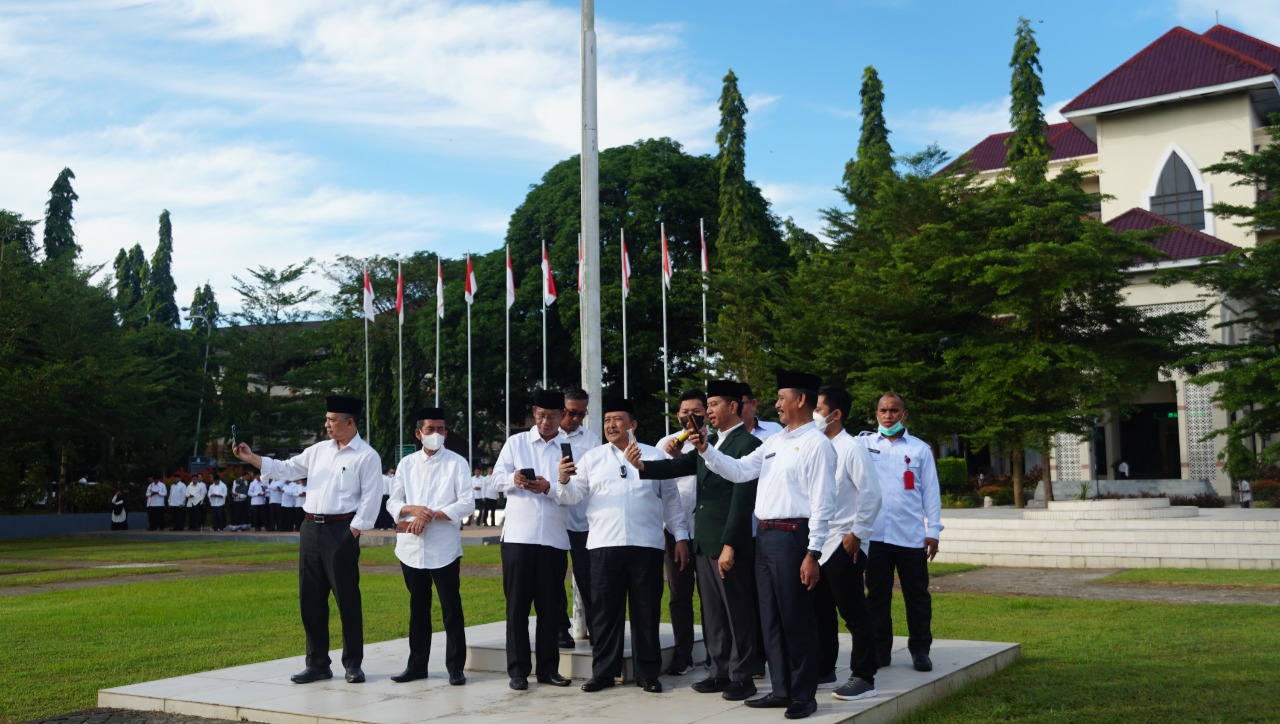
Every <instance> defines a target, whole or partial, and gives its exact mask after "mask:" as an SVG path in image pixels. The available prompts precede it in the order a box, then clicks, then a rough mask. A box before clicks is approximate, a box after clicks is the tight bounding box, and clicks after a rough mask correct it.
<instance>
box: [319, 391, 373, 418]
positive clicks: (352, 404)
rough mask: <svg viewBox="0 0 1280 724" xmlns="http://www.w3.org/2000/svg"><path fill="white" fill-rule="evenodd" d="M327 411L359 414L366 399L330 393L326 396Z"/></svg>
mask: <svg viewBox="0 0 1280 724" xmlns="http://www.w3.org/2000/svg"><path fill="white" fill-rule="evenodd" d="M324 404H325V408H324V409H325V412H336V413H338V414H341V415H351V416H353V417H354V416H355V415H359V414H360V413H361V412H362V411H363V410H364V400H361V399H359V398H357V397H343V396H342V395H330V396H328V397H326V398H324Z"/></svg>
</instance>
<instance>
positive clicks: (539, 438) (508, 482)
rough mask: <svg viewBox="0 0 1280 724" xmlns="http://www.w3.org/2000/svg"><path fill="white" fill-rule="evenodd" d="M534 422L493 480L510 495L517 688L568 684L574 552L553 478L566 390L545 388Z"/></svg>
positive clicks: (505, 575) (509, 568) (510, 626)
mask: <svg viewBox="0 0 1280 724" xmlns="http://www.w3.org/2000/svg"><path fill="white" fill-rule="evenodd" d="M532 412H533V427H532V428H530V429H529V430H527V431H525V432H522V433H519V434H518V435H512V436H511V437H509V438H507V442H506V443H505V444H503V446H502V452H500V453H498V462H497V463H496V464H495V465H494V466H493V475H492V476H491V477H492V478H493V482H494V485H495V486H496V487H497V488H498V491H499V492H501V493H503V494H504V495H506V496H507V508H506V520H505V521H504V522H503V525H502V591H503V593H504V594H506V598H507V675H508V676H510V677H511V681H510V682H509V684H508V685H509V686H510V687H511V688H512V689H515V690H516V691H524V690H526V689H528V688H529V673H530V672H531V671H533V673H534V674H536V676H537V680H538V683H540V684H551V685H552V686H568V685H569V683H570V682H569V680H568V679H566V678H565V677H563V676H561V675H560V672H559V670H558V669H559V665H560V648H559V647H558V646H557V645H556V644H557V634H558V633H559V629H560V622H561V620H562V616H563V614H562V613H560V612H561V611H564V606H565V604H564V596H565V594H564V575H565V570H566V566H567V563H568V561H567V551H568V550H569V534H568V532H567V529H566V527H565V526H566V518H565V509H564V508H563V507H561V506H560V503H559V501H558V500H557V499H556V497H555V496H554V495H548V492H549V491H550V490H551V482H550V481H552V480H555V479H556V478H557V477H558V475H559V470H560V459H561V457H562V455H561V452H560V443H562V442H564V441H565V439H564V434H563V433H562V432H561V430H560V421H561V419H562V418H563V417H564V393H562V392H556V391H552V390H541V391H539V392H538V393H537V394H536V395H535V396H534V400H533V409H532ZM531 606H536V607H537V609H538V624H537V631H536V633H535V636H536V642H537V647H536V649H537V654H538V659H537V669H536V670H534V666H533V662H532V661H531V659H532V653H531V652H530V648H529V609H530V607H531Z"/></svg>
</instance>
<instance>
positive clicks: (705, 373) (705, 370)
mask: <svg viewBox="0 0 1280 724" xmlns="http://www.w3.org/2000/svg"><path fill="white" fill-rule="evenodd" d="M698 237H699V238H700V239H701V240H702V385H703V386H704V387H705V386H706V385H707V384H708V383H707V378H708V377H710V375H711V371H710V367H711V365H710V359H709V358H708V357H707V275H708V274H710V272H711V264H710V259H708V258H707V230H706V229H705V228H703V225H702V219H698Z"/></svg>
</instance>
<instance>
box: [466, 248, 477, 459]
mask: <svg viewBox="0 0 1280 724" xmlns="http://www.w3.org/2000/svg"><path fill="white" fill-rule="evenodd" d="M472 276H473V274H472V271H471V252H469V251H468V252H467V284H466V288H467V290H468V293H469V294H470V295H471V299H468V300H467V467H468V468H470V469H472V470H474V469H475V466H474V465H473V464H472V462H471V455H472V450H474V449H475V446H474V445H473V444H472V442H471V441H472V439H473V438H472V437H471V302H472V300H473V299H475V291H476V290H475V288H474V287H473V286H472V285H471V277H472Z"/></svg>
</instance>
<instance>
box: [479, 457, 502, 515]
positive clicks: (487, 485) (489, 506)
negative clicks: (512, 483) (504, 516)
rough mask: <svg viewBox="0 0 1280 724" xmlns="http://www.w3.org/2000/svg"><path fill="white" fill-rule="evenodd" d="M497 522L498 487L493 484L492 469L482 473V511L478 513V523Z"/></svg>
mask: <svg viewBox="0 0 1280 724" xmlns="http://www.w3.org/2000/svg"><path fill="white" fill-rule="evenodd" d="M497 524H498V488H497V486H496V485H494V484H493V471H492V470H486V471H485V474H484V511H483V512H482V513H481V515H480V525H490V526H493V525H497Z"/></svg>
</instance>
